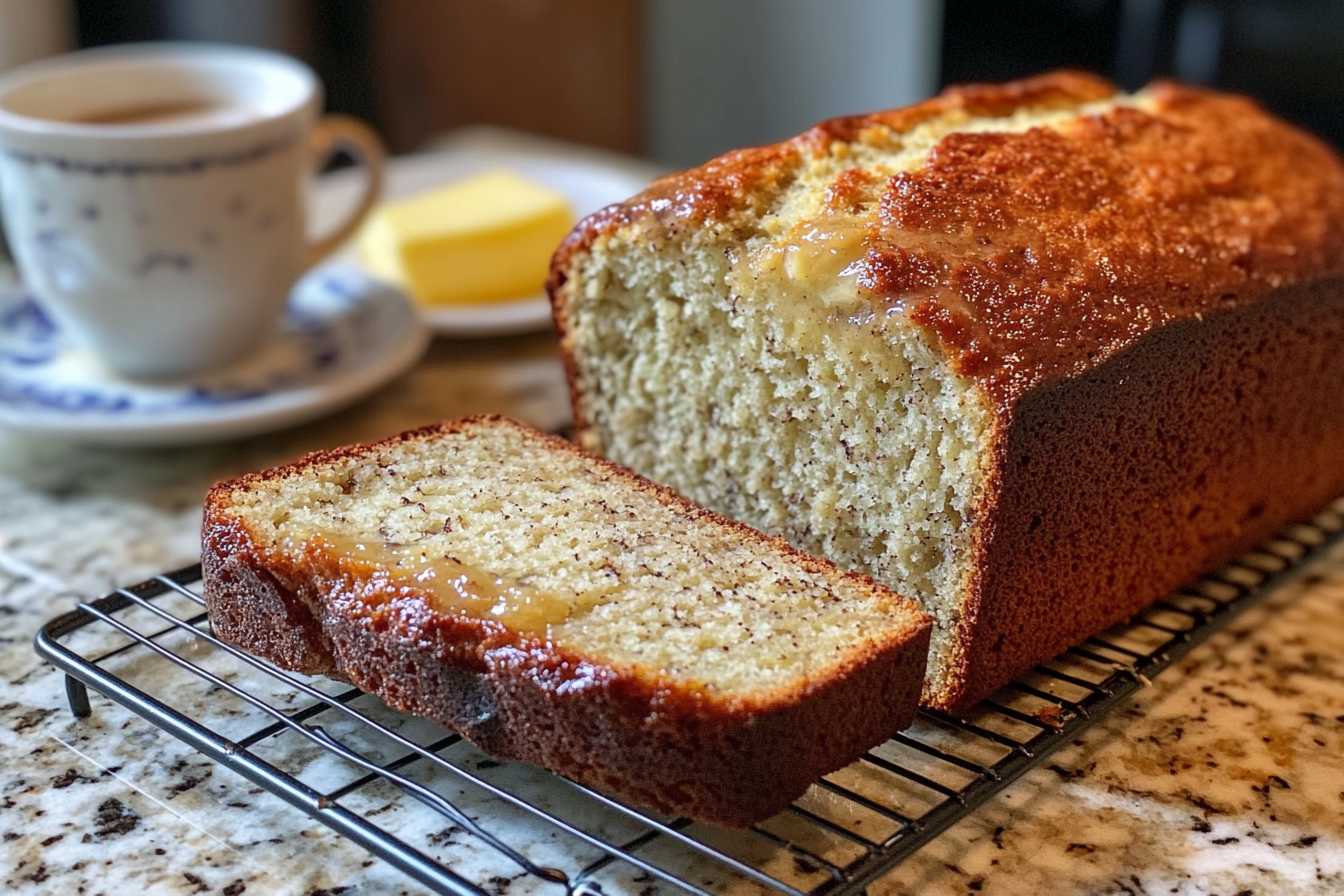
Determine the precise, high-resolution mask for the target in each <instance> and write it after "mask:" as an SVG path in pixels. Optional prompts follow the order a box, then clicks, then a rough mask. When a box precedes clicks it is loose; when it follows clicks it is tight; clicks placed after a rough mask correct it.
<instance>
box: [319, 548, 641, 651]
mask: <svg viewBox="0 0 1344 896" xmlns="http://www.w3.org/2000/svg"><path fill="white" fill-rule="evenodd" d="M309 545H320V546H321V548H320V549H321V551H322V552H323V553H324V554H327V555H328V556H331V557H334V558H335V559H336V560H337V562H338V563H339V564H340V565H341V566H343V567H348V566H359V567H366V568H372V569H373V570H374V573H373V578H374V580H375V581H382V582H385V583H386V584H388V585H391V586H393V587H397V586H401V587H406V588H410V589H414V590H415V591H416V592H419V593H422V594H424V595H425V596H426V597H427V598H428V599H429V602H430V606H431V607H432V608H433V609H434V610H436V611H438V612H440V613H444V614H450V615H457V616H469V617H473V618H477V619H487V620H493V621H495V622H499V623H501V624H503V625H506V626H508V627H509V628H510V629H513V630H514V631H517V632H519V633H520V634H526V635H537V636H543V637H544V636H546V635H547V633H548V632H549V630H550V628H551V627H552V626H556V625H560V624H562V623H564V622H567V621H569V620H570V619H571V618H573V617H575V616H576V615H579V614H581V613H584V612H587V611H588V610H590V609H592V608H593V607H595V606H597V605H598V604H600V603H602V601H603V600H604V599H605V598H606V597H607V596H608V595H610V594H612V593H613V592H614V591H615V585H613V586H611V587H609V588H604V589H597V590H591V591H585V592H583V593H579V594H561V593H555V592H549V591H542V590H539V589H536V588H531V587H529V586H527V585H525V584H523V583H521V582H517V581H507V580H505V579H503V578H501V577H499V576H496V575H493V574H491V573H489V572H486V571H485V570H482V569H479V568H476V567H474V566H471V565H470V564H468V563H464V562H463V561H462V560H461V559H459V558H457V557H454V556H451V555H448V554H445V553H432V552H431V550H430V549H429V548H427V547H423V546H421V545H417V544H389V543H387V542H384V541H382V540H381V539H378V538H372V539H355V538H349V537H345V536H339V535H334V534H331V533H323V534H322V535H319V536H316V537H314V538H311V539H309V540H308V542H307V543H306V546H309Z"/></svg>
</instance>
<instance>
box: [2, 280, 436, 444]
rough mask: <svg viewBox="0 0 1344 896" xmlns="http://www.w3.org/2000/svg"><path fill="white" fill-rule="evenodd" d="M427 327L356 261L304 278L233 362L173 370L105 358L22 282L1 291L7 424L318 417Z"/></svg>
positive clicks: (131, 440)
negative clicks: (166, 373)
mask: <svg viewBox="0 0 1344 896" xmlns="http://www.w3.org/2000/svg"><path fill="white" fill-rule="evenodd" d="M428 344H429V330H428V328H427V327H426V326H425V324H424V323H422V322H421V320H420V317H419V315H418V313H417V312H416V310H415V308H414V307H413V305H412V303H411V301H410V299H409V298H408V297H407V296H406V295H405V294H403V293H402V292H401V291H400V290H398V289H397V288H396V287H394V286H391V285H390V284H387V283H384V282H382V281H379V280H375V279H373V278H371V277H369V276H368V275H367V274H365V273H364V272H362V271H360V270H359V269H357V268H354V267H351V266H348V265H330V266H326V267H322V268H318V269H317V270H314V271H312V272H310V273H309V274H308V275H307V276H305V277H304V278H303V279H302V280H301V281H300V282H299V284H298V285H297V286H296V287H295V288H294V292H293V294H292V295H291V297H290V302H289V308H288V309H287V311H286V313H285V318H284V321H283V322H282V324H281V325H280V328H279V330H278V332H277V333H276V335H275V336H274V337H273V338H272V339H271V340H270V341H269V342H268V343H267V344H266V345H265V346H263V347H262V348H260V349H258V351H257V352H256V353H255V354H254V355H253V356H251V357H249V358H247V359H245V360H243V361H240V362H238V363H237V364H234V365H231V366H229V367H227V368H224V369H221V370H217V371H211V372H209V373H206V374H202V375H199V376H195V377H190V378H184V379H178V380H172V381H140V380H130V379H126V378H123V377H119V376H117V375H116V374H113V373H111V372H109V371H107V370H106V368H104V367H103V366H102V365H101V364H100V363H99V362H98V361H97V360H96V359H95V358H94V357H93V356H92V355H91V354H90V353H89V352H88V351H87V350H85V349H83V348H81V347H78V346H76V345H74V344H72V341H71V340H70V339H69V338H68V337H67V334H65V333H63V332H62V331H61V329H60V327H59V325H58V324H57V323H56V322H55V321H54V320H53V319H52V318H51V317H49V316H48V315H47V314H46V312H45V311H43V309H42V306H41V305H40V304H39V303H38V302H37V301H36V300H34V299H33V298H32V297H31V296H30V295H28V294H27V293H25V292H24V291H23V290H22V289H21V288H19V287H14V288H12V289H9V290H4V291H0V427H3V428H6V429H10V430H14V431H22V432H26V433H30V434H34V435H47V436H53V437H62V438H67V439H74V440H78V441H87V442H99V443H107V444H112V443H118V444H146V445H150V444H160V445H162V444H175V443H186V442H206V441H218V440H223V439H232V438H241V437H244V436H248V435H256V434H257V433H260V432H266V431H270V430H274V429H278V428H280V427H284V426H290V425H293V424H296V423H300V422H303V421H306V420H311V419H313V418H315V417H317V416H320V415H321V414H324V413H327V412H329V411H332V410H335V409H337V408H339V407H341V406H343V405H345V404H348V403H350V402H352V401H354V400H355V399H356V398H358V397H360V396H362V395H364V394H366V393H367V392H369V391H371V390H372V389H375V388H377V387H378V386H380V385H382V384H383V383H385V382H387V381H388V380H390V379H392V378H393V377H395V376H397V375H398V374H400V373H402V372H403V371H405V370H406V369H407V368H409V367H410V366H411V365H412V364H414V363H415V362H416V361H417V360H418V359H419V357H420V355H421V354H422V353H423V352H424V350H425V348H426V346H427V345H428Z"/></svg>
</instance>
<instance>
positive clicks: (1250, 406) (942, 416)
mask: <svg viewBox="0 0 1344 896" xmlns="http://www.w3.org/2000/svg"><path fill="white" fill-rule="evenodd" d="M550 290H551V297H552V301H553V304H554V309H555V319H556V325H557V328H558V330H559V332H560V334H561V339H562V345H563V348H564V351H565V354H566V357H567V364H568V369H569V373H570V381H571V388H572V393H573V400H574V415H575V423H576V427H577V437H578V439H579V441H580V443H581V444H582V445H583V446H584V447H586V448H588V449H589V450H591V451H595V452H597V453H599V454H602V455H603V456H605V457H608V458H610V459H612V460H614V461H616V462H618V463H621V464H625V465H627V466H629V467H631V468H632V469H634V470H635V471H637V472H639V473H640V474H642V475H645V476H648V477H649V478H651V479H654V480H656V481H658V482H662V483H665V484H667V485H669V486H670V487H672V488H674V489H676V490H677V491H679V492H680V493H682V494H684V495H686V496H687V497H689V498H690V499H691V500H693V501H696V502H698V503H700V504H703V505H705V506H706V507H710V508H713V509H714V510H717V511H718V512H720V513H723V514H725V515H727V516H730V517H732V518H734V519H738V520H741V521H743V522H745V523H747V524H748V525H751V526H755V527H757V528H759V529H761V530H763V531H766V532H770V533H772V534H775V535H779V536H781V537H783V538H785V539H786V540H788V541H789V542H790V543H792V544H794V545H796V546H798V547H799V548H801V549H802V550H805V551H808V552H810V553H814V554H817V555H819V556H824V557H827V558H829V559H831V560H833V561H834V562H835V563H837V564H838V565H839V566H841V567H843V568H845V569H853V570H858V571H861V572H864V573H866V574H868V575H871V576H872V577H873V578H874V579H876V580H877V581H879V582H882V583H884V584H886V585H888V586H890V587H891V588H893V589H895V590H896V591H899V592H900V593H901V594H905V595H909V596H910V597H913V598H916V599H918V600H920V601H921V602H922V603H923V604H924V606H925V608H926V609H927V610H928V611H929V612H930V613H931V614H932V615H933V617H934V631H933V636H932V647H931V654H930V659H929V667H930V674H929V681H928V685H927V689H926V692H925V699H926V701H927V702H928V703H930V704H932V705H934V706H938V707H942V708H955V707H959V706H964V705H966V704H968V703H971V702H973V701H974V700H976V699H978V698H979V697H982V696H985V695H987V694H988V693H990V692H991V691H993V690H994V689H995V688H997V687H998V686H1000V685H1002V684H1004V683H1006V682H1007V681H1009V680H1010V679H1011V678H1013V677H1014V676H1015V675H1017V674H1019V673H1021V672H1023V671H1025V670H1027V669H1030V668H1031V666H1032V665H1033V664H1035V663H1039V662H1041V661H1043V660H1046V659H1048V658H1050V657H1051V656H1052V655H1054V654H1055V653H1057V652H1058V651H1060V650H1062V649H1063V648H1065V647H1067V646H1068V645H1070V644H1072V643H1074V642H1077V641H1079V640H1082V639H1083V638H1085V637H1087V636H1089V635H1092V634H1094V633H1096V632H1098V631H1100V630H1102V629H1104V628H1105V627H1107V626H1108V625H1111V624H1113V623H1115V622H1118V621H1120V620H1122V619H1124V618H1125V617H1127V616H1129V615H1130V614H1132V613H1134V612H1135V611H1136V610H1138V609H1139V608H1140V607H1142V606H1143V605H1145V604H1146V603H1148V602H1150V601H1152V600H1154V599H1156V598H1159V597H1162V596H1165V595H1166V594H1168V593H1169V592H1170V591H1171V590H1172V589H1174V588H1176V587H1179V586H1180V585H1182V584H1184V583H1185V582H1187V581H1189V580H1191V579H1193V578H1194V577H1196V576H1197V575H1199V574H1201V573H1202V572H1205V571H1207V570H1209V569H1212V568H1214V567H1216V566H1217V565H1219V564H1220V563H1222V562H1224V561H1225V560H1227V559H1229V558H1230V557H1232V556H1235V555H1236V554H1237V553H1239V552H1240V551H1243V550H1246V549H1247V548H1249V547H1250V546H1252V545H1254V544H1255V543H1257V542H1258V541H1259V540H1262V539H1264V538H1265V537H1267V536H1268V535H1269V534H1270V533H1272V532H1273V531H1274V530H1275V529H1276V528H1277V527H1279V526H1281V525H1283V524H1284V523H1285V522H1287V521H1290V520H1293V519H1298V518H1302V517H1304V516H1307V515H1310V514H1311V513H1312V512H1314V511H1315V510H1316V509H1318V508H1319V507H1320V506H1322V505H1323V504H1324V503H1325V502H1326V501H1328V500H1330V499H1332V498H1334V497H1335V496H1337V495H1339V494H1340V493H1341V492H1344V450H1341V447H1340V446H1341V445H1344V388H1341V383H1344V351H1341V350H1340V346H1341V345H1344V164H1341V160H1340V157H1339V155H1338V154H1337V153H1336V152H1334V151H1333V150H1332V149H1330V148H1329V147H1327V146H1326V145H1324V144H1323V143H1321V142H1320V141H1318V140H1316V139H1314V138H1312V137H1311V136H1310V135H1308V134H1304V133H1302V132H1301V131H1299V130H1297V129H1295V128H1293V127H1292V126H1290V125H1288V124H1286V123H1284V122H1282V121H1279V120H1277V119H1275V118H1274V117H1273V116H1271V115H1269V114H1268V113H1266V112H1265V111H1264V110H1263V109H1261V108H1259V107H1258V106H1256V105H1255V104H1254V103H1252V102H1250V101H1248V100H1246V99H1244V98H1241V97H1235V96H1228V95H1223V94H1217V93H1213V92H1210V91H1204V90H1199V89H1195V88H1189V87H1183V86H1180V85H1175V84H1159V85H1155V86H1153V87H1151V88H1149V89H1147V90H1145V91H1142V92H1140V93H1138V94H1133V95H1127V94H1123V93H1119V92H1117V91H1116V90H1115V88H1114V87H1112V86H1111V85H1109V84H1107V83H1105V82H1104V81H1101V80H1100V79H1097V78H1093V77H1091V76H1088V75H1082V74H1077V73H1057V74H1053V75H1047V76H1043V77H1040V78H1033V79H1030V80H1027V81H1021V82H1017V83H1011V84H1004V85H999V86H971V87H964V88H956V89H952V90H949V91H948V92H947V93H945V94H943V95H942V96H939V97H937V98H935V99H933V100H930V101H928V102H926V103H921V104H919V105H916V106H912V107H909V108H905V109H895V110H890V111H885V112H876V113H873V114H870V115H856V116H852V117H848V118H840V119H835V120H832V121H828V122H824V123H823V124H820V125H818V126H817V127H815V128H813V129H812V130H810V131H808V132H806V133H804V134H802V135H800V136H798V137H796V138H793V139H791V140H786V141H784V142H782V143H778V144H774V145H770V146H763V147H757V148H753V149H744V150H738V151H736V152H731V153H728V154H727V155H724V156H722V157H720V158H718V159H714V160H712V161H710V162H709V163H707V164H705V165H704V166H701V167H700V168H696V169H693V170H691V171H687V172H684V173H682V174H678V175H673V176H671V177H668V178H665V179H664V180H662V181H659V182H658V183H656V184H654V185H653V186H652V187H651V189H650V190H649V191H648V192H646V193H645V194H642V195H640V196H637V197H635V198H634V199H632V200H630V201H629V202H626V203H622V204H620V205H616V206H613V207H611V208H609V209H606V210H605V211H602V212H599V213H598V214H596V215H594V216H592V217H590V218H589V219H588V220H586V221H585V222H583V223H581V224H580V225H579V226H578V228H577V229H576V230H575V231H574V233H573V234H572V235H571V237H570V239H569V240H567V241H566V243H565V244H564V245H563V246H562V247H561V249H560V251H559V252H558V253H557V254H556V256H555V259H554V262H553V267H552V276H551V280H550Z"/></svg>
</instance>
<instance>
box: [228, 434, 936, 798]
mask: <svg viewBox="0 0 1344 896" xmlns="http://www.w3.org/2000/svg"><path fill="white" fill-rule="evenodd" d="M202 541H203V551H202V553H203V564H204V575H205V600H206V607H207V610H208V611H209V614H210V625H211V627H212V628H213V630H214V632H215V633H216V634H217V635H219V636H220V637H221V638H224V639H225V640H227V641H230V642H232V643H233V644H236V645H238V646H240V647H242V648H244V649H246V650H249V651H251V652H253V653H256V654H258V655H260V656H263V657H266V658H268V659H270V660H272V661H273V662H275V663H277V664H279V665H281V666H284V667H286V668H289V669H295V670H298V671H301V672H307V673H313V674H336V675H340V676H342V677H345V678H348V679H349V680H350V681H352V682H354V683H355V684H357V685H358V686H359V687H361V688H363V689H364V690H366V691H369V692H371V693H374V694H377V695H379V696H381V697H382V698H383V699H384V700H385V701H387V703H388V704H390V705H392V706H394V707H397V708H399V709H403V710H407V711H409V712H413V713H416V714H418V715H422V716H426V717H428V718H432V719H436V720H438V721H440V722H442V723H444V724H445V725H448V726H450V727H452V728H454V729H456V730H458V731H459V732H461V733H462V734H463V735H464V736H465V737H467V738H469V739H470V740H472V741H474V742H475V743H477V744H478V745H480V746H481V747H482V748H483V749H485V750H488V751H490V752H492V753H496V754H498V755H503V756H509V757H514V758H518V759H524V760H528V761H531V762H535V763H538V764H539V765H543V766H545V767H546V768H549V769H551V770H553V771H557V772H560V773H562V774H565V775H569V776H571V777H573V778H575V779H576V780H579V781H582V782H584V783H586V784H590V785H593V786H596V787H600V788H603V789H606V790H610V791H612V792H614V793H616V794H619V795H622V796H625V797H626V798H628V799H631V800H633V801H635V802H637V803H640V804H642V805H646V806H653V807H655V808H659V809H664V810H667V811H670V812H675V813H680V814H685V815H689V816H692V817H694V818H700V819H705V820H709V821H717V822H724V823H729V824H745V823H747V822H751V821H756V820H758V819H760V818H763V817H765V816H768V815H771V814H773V813H774V812H777V811H779V810H780V809H782V808H784V807H785V806H787V805H788V803H789V802H790V801H791V800H793V799H794V798H796V797H798V796H799V795H801V794H802V793H803V791H804V790H805V789H806V788H807V787H808V785H810V784H812V783H813V782H814V781H815V780H816V779H817V778H819V777H821V776H822V775H823V774H826V773H827V772H830V771H833V770H835V769H837V768H839V767H841V766H844V765H846V764H848V763H850V762H852V761H854V760H855V759H857V758H858V757H859V756H861V755H862V754H863V752H864V751H865V750H867V749H869V748H870V747H873V746H875V745H877V744H879V743H881V742H882V741H884V740H886V739H887V738H889V737H891V736H892V735H893V734H895V733H896V732H897V731H899V730H900V729H901V728H904V727H905V726H906V725H908V724H909V723H910V720H911V718H912V716H913V714H914V711H915V706H916V703H917V700H918V697H919V691H920V685H921V683H922V681H923V678H924V661H925V656H926V654H927V650H928V637H929V621H928V618H927V617H926V616H925V614H924V613H923V612H922V611H920V609H919V608H918V606H916V605H915V604H914V603H913V602H912V601H909V600H906V599H904V598H900V597H897V596H896V595H895V594H892V593H891V592H889V591H888V590H887V589H885V588H882V587H880V586H878V585H876V584H874V583H873V582H872V581H871V580H869V579H866V578H864V577H861V576H858V575H855V574H853V573H844V572H841V571H840V570H838V569H836V568H835V567H834V566H833V565H832V564H830V563H827V562H825V561H823V560H818V559H815V558H813V557H808V556H805V555H803V554H800V553H798V552H797V551H795V550H793V549H792V548H790V547H789V546H788V545H786V544H785V543H784V542H782V541H780V540H778V539H774V538H769V537H766V536H764V535H762V534H761V533H759V532H755V531H753V530H751V529H748V528H746V527H745V526H742V525H741V524H738V523H733V522H730V521H728V520H725V519H723V518H721V517H719V516H717V515H715V514H713V513H710V512H708V511H705V510H703V509H702V508H699V507H696V506H694V505H692V504H690V503H688V502H686V501H685V500H683V499H681V498H679V497H677V496H676V495H673V494H672V493H671V492H669V491H667V490H666V489H664V488H661V487H659V486H656V485H654V484H652V483H650V482H646V481H644V480H643V479H640V478H639V477H638V476H635V475H633V474H631V473H630V472H629V471H628V470H624V469H620V468H618V467H616V466H614V465H612V464H610V463H607V462H605V461H602V460H600V459H597V458H594V457H591V456H587V455H585V454H583V452H581V451H579V450H578V449H577V448H575V447H574V446H573V445H572V444H571V443H569V442H566V441H564V440H562V439H559V438H557V437H554V436H548V435H544V434H542V433H539V432H537V431H535V430H532V429H529V428H527V427H524V426H522V425H520V424H517V423H514V422H512V421H509V420H505V419H502V418H494V417H485V418H474V419H468V420H459V421H455V422H452V423H447V424H443V425H440V426H433V427H428V428H426V429H422V430H417V431H414V432H410V433H405V434H403V435H401V436H397V437H395V438H392V439H388V440H386V441H384V442H379V443H374V444H371V445H360V446H354V447H351V448H345V449H340V450H337V451H331V452H326V453H322V454H316V455H311V456H309V457H307V458H304V459H302V460H300V461H298V462H296V463H294V464H290V465H289V466H285V467H280V468H278V469H274V470H268V471H265V472H262V473H257V474H252V475H248V476H244V477H242V478H241V479H237V480H233V481H230V482H224V483H221V484H219V485H217V486H215V488H214V489H212V490H211V492H210V495H209V497H208V499H207V500H206V505H205V522H204V529H203V537H202Z"/></svg>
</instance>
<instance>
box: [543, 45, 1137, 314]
mask: <svg viewBox="0 0 1344 896" xmlns="http://www.w3.org/2000/svg"><path fill="white" fill-rule="evenodd" d="M1114 92H1115V88H1114V87H1112V86H1111V85H1110V84H1108V83H1107V82H1106V81H1104V80H1102V79H1100V78H1097V77H1095V76H1093V75H1090V74H1087V73H1085V72H1074V71H1060V72H1052V73H1050V74H1046V75H1042V76H1040V77H1036V78H1026V79H1023V80H1021V81H1015V82H1012V83H1010V84H966V85H961V86H957V87H951V88H949V89H947V90H946V91H944V92H943V93H941V94H939V95H938V96H936V97H933V98H932V99H928V100H925V101H924V102H922V103H917V104H915V105H913V106H906V107H904V108H901V109H888V110H885V111H882V112H874V113H872V114H867V115H848V116H843V117H839V118H832V119H830V120H828V121H823V122H822V123H820V124H818V125H816V126H815V127H813V128H811V129H810V130H808V131H805V132H803V133H802V134H799V135H798V136H797V137H793V138H792V139H789V140H785V141H783V142H782V143H775V144H771V145H769V146H756V147H751V148H748V149H738V150H734V151H732V152H729V153H725V154H724V155H722V156H719V157H718V158H715V159H711V160H710V161H708V162H706V163H705V164H704V165H701V166H699V167H698V168H692V169H690V170H688V171H682V172H678V173H675V174H671V175H668V176H666V177H663V178H660V179H659V180H657V181H655V182H654V183H653V184H651V185H650V186H649V188H648V189H646V190H645V191H644V192H642V193H640V194H639V195H638V196H635V197H633V198H632V199H630V200H628V201H626V202H620V203H616V204H614V205H611V206H608V207H607V208H604V209H602V210H601V211H598V212H595V213H594V214H592V215H589V216H588V217H587V218H585V219H584V220H582V221H580V222H579V224H578V226H576V227H575V228H574V230H573V232H572V233H570V235H569V237H568V238H566V239H565V241H564V242H563V243H561V245H560V248H559V249H558V250H557V251H556V254H555V256H554V258H553V259H552V261H551V279H550V283H549V284H548V289H549V291H550V292H551V294H552V295H554V293H555V290H556V289H557V288H558V287H559V286H560V285H561V284H562V283H563V282H564V280H565V277H566V276H567V271H568V269H569V262H570V259H571V257H572V256H573V255H574V254H575V253H577V252H582V251H584V250H586V249H587V248H588V247H589V246H590V245H592V242H593V240H595V239H596V238H597V237H598V236H600V235H602V234H606V233H611V232H612V231H614V230H616V229H618V228H619V227H621V226H622V225H624V224H628V223H630V222H631V221H634V220H637V219H640V218H644V217H650V216H651V217H655V218H657V219H658V220H660V221H662V222H663V223H664V224H667V225H691V224H700V223H703V222H705V221H709V220H719V221H724V220H729V219H731V218H732V216H733V215H734V214H737V213H740V212H742V211H744V210H747V209H750V208H752V207H759V206H761V205H763V204H765V203H767V202H768V201H769V200H770V199H771V198H772V197H773V196H774V195H775V194H776V193H777V191H778V190H779V189H781V188H782V187H783V186H785V185H786V184H787V183H788V182H789V181H790V180H791V179H792V178H793V177H794V175H795V174H796V173H797V169H798V165H799V162H800V161H801V160H802V159H803V158H805V157H815V156H819V155H822V154H824V153H826V152H828V151H830V149H831V147H832V146H833V145H834V144H836V143H847V142H852V141H854V140H856V139H859V137H860V136H861V135H862V133H863V132H864V131H865V130H867V129H869V128H886V129H890V130H891V131H895V132H901V131H906V130H909V129H910V128H913V127H915V126H916V125H919V124H921V123H923V122H925V121H929V120H930V119H934V118H937V117H939V116H943V115H949V114H954V113H964V114H966V115H1008V114H1011V113H1012V112H1013V111H1015V110H1017V109H1021V108H1028V107H1030V108H1042V109H1048V108H1051V107H1054V106H1067V105H1077V104H1079V103H1085V102H1089V101H1092V100H1099V99H1104V98H1105V97H1107V96H1110V95H1111V94H1113V93H1114Z"/></svg>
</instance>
